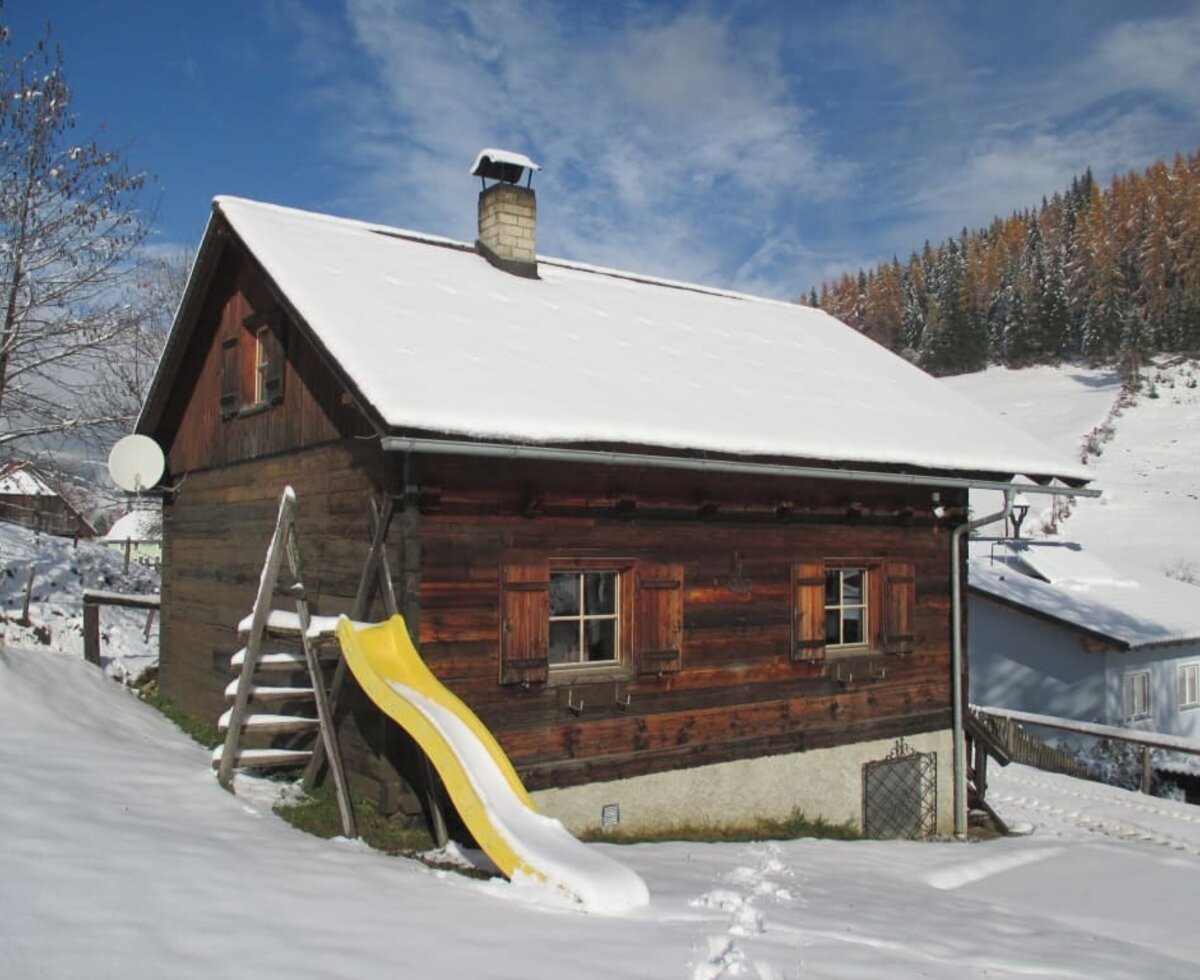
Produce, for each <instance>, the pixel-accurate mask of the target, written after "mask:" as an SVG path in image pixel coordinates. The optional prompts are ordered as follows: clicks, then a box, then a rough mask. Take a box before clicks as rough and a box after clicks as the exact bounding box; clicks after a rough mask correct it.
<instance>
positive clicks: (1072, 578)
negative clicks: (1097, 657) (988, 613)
mask: <svg viewBox="0 0 1200 980" xmlns="http://www.w3.org/2000/svg"><path fill="white" fill-rule="evenodd" d="M1073 566H1077V568H1078V569H1079V571H1078V572H1077V573H1076V570H1075V568H1074V567H1073ZM1073 573H1075V574H1073ZM968 578H969V582H970V586H971V588H972V589H973V590H975V591H976V592H979V593H983V594H985V595H987V596H989V597H990V598H992V599H995V600H997V601H999V602H1001V603H1003V604H1005V605H1009V606H1014V607H1017V608H1019V609H1022V610H1025V611H1027V612H1031V613H1033V614H1035V615H1038V616H1041V617H1043V618H1048V619H1051V620H1054V621H1056V622H1059V623H1062V624H1063V625H1066V626H1069V627H1072V628H1074V629H1076V630H1078V631H1080V632H1083V633H1088V634H1091V635H1095V636H1101V637H1104V638H1106V639H1109V640H1112V641H1114V642H1115V643H1117V644H1118V645H1120V646H1122V647H1123V648H1124V649H1127V650H1139V649H1146V648H1150V647H1158V646H1169V645H1174V644H1181V643H1189V642H1194V641H1197V640H1200V590H1198V589H1197V588H1196V587H1195V586H1192V585H1188V584H1186V583H1184V582H1178V581H1175V580H1174V579H1171V578H1168V577H1167V576H1165V575H1156V574H1153V573H1149V574H1144V575H1139V574H1137V573H1136V572H1134V571H1132V570H1130V569H1124V570H1122V572H1121V573H1118V572H1116V571H1115V570H1113V569H1111V568H1110V567H1109V566H1108V565H1107V564H1106V563H1105V562H1104V561H1103V559H1101V558H1099V557H1097V556H1096V555H1094V554H1092V553H1091V552H1088V551H1086V550H1084V549H1083V548H1081V547H1080V546H1079V545H1078V544H1075V543H1074V542H1043V541H1020V542H1015V543H1010V545H1005V546H1003V547H1002V548H1001V549H1000V551H999V553H993V554H991V555H977V556H974V557H972V558H971V559H970V562H969V566H968Z"/></svg>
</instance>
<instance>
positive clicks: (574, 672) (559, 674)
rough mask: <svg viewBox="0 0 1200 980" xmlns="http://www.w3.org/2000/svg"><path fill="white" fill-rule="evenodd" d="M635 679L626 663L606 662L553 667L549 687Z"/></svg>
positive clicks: (547, 681)
mask: <svg viewBox="0 0 1200 980" xmlns="http://www.w3.org/2000/svg"><path fill="white" fill-rule="evenodd" d="M632 680H633V672H632V671H631V670H630V669H629V668H628V667H626V666H625V665H624V664H605V665H603V666H590V665H588V664H580V665H579V666H578V667H551V668H550V673H549V676H548V677H547V679H546V686H547V687H581V686H583V685H585V684H611V683H613V682H614V681H617V682H618V683H620V682H628V681H632Z"/></svg>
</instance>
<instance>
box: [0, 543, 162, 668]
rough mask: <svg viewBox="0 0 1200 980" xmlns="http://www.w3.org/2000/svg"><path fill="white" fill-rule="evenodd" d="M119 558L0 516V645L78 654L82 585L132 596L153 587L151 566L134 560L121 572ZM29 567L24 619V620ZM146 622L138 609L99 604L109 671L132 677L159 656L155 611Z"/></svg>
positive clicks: (121, 558) (154, 589) (155, 580)
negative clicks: (0, 519)
mask: <svg viewBox="0 0 1200 980" xmlns="http://www.w3.org/2000/svg"><path fill="white" fill-rule="evenodd" d="M124 564H125V562H124V556H123V554H122V553H121V552H120V551H119V550H114V549H112V548H108V547H105V546H104V545H101V544H95V543H92V542H88V541H80V542H78V543H77V544H76V543H75V542H73V541H72V540H71V539H70V538H60V537H56V536H54V535H52V534H38V533H36V532H34V531H30V530H29V529H28V528H24V527H20V526H18V525H16V524H8V523H4V522H0V646H3V645H5V644H7V645H9V646H14V647H27V648H29V649H32V650H38V649H41V650H46V651H47V652H53V653H60V654H67V655H69V656H71V657H72V658H79V657H82V656H83V592H84V590H85V589H98V590H102V591H106V592H125V593H133V594H137V595H144V594H146V593H150V592H157V591H158V588H159V577H158V573H157V572H154V571H152V570H150V569H148V568H145V567H143V566H141V565H138V564H136V563H133V564H131V565H130V566H129V570H128V571H125V569H124ZM30 569H32V570H33V582H32V587H31V589H30V596H29V598H30V603H29V621H28V622H27V623H23V622H22V621H21V620H22V611H23V609H24V604H25V590H26V587H27V585H28V584H29V581H30V580H29V572H30ZM145 626H146V613H145V612H141V611H137V610H133V609H120V608H115V607H110V608H105V609H104V610H103V612H102V613H101V616H100V631H101V640H100V643H101V657H102V663H103V664H104V667H105V670H106V671H107V673H109V674H110V675H111V676H113V677H116V678H118V679H120V680H126V679H128V680H133V679H136V677H137V675H138V674H139V673H140V672H141V671H142V670H143V669H145V668H146V667H148V666H150V665H151V664H153V663H156V662H157V661H158V624H157V618H156V619H155V621H154V622H153V623H152V624H151V629H150V631H149V634H148V635H147V634H146V629H145Z"/></svg>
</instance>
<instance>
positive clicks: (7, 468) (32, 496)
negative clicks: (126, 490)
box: [0, 460, 96, 538]
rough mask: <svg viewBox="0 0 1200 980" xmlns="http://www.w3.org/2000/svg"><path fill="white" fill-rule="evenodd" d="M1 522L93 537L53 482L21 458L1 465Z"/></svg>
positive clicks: (70, 534) (58, 533)
mask: <svg viewBox="0 0 1200 980" xmlns="http://www.w3.org/2000/svg"><path fill="white" fill-rule="evenodd" d="M0 521H8V522H9V523H12V524H20V525H22V526H23V527H27V528H30V529H32V530H34V531H43V532H45V533H47V534H56V535H60V536H62V537H67V538H92V537H95V536H96V529H95V528H94V527H92V525H91V524H90V523H89V522H88V520H87V518H85V517H84V516H83V515H82V514H81V513H79V511H77V510H76V509H75V508H74V507H73V506H72V505H71V502H70V501H69V500H67V498H66V497H65V496H64V495H63V493H62V491H61V490H60V489H59V488H58V487H57V486H56V485H55V484H54V482H53V481H52V480H51V479H50V478H49V477H47V476H46V475H45V474H44V473H42V472H41V471H40V470H39V469H38V468H37V467H36V466H34V465H33V464H32V463H29V462H25V461H21V460H11V461H9V462H7V463H4V464H0Z"/></svg>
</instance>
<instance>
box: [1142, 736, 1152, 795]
mask: <svg viewBox="0 0 1200 980" xmlns="http://www.w3.org/2000/svg"><path fill="white" fill-rule="evenodd" d="M1153 751H1154V750H1153V749H1152V748H1150V746H1149V745H1144V746H1142V792H1143V793H1145V794H1146V795H1149V794H1150V784H1151V782H1152V779H1153V776H1154V771H1153V770H1152V769H1151V768H1150V754H1151V753H1152V752H1153Z"/></svg>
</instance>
